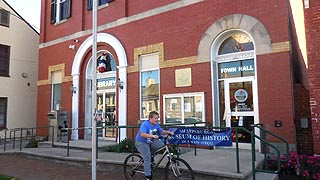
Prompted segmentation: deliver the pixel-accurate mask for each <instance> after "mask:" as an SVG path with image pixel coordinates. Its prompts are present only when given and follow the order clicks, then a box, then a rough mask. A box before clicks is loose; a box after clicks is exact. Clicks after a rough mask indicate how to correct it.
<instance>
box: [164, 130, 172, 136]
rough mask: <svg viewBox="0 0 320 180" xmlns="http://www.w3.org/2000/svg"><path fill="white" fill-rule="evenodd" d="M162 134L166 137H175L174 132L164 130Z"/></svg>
mask: <svg viewBox="0 0 320 180" xmlns="http://www.w3.org/2000/svg"><path fill="white" fill-rule="evenodd" d="M161 134H164V135H174V133H173V132H171V131H168V130H162V132H161Z"/></svg>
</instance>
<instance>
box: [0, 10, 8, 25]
mask: <svg viewBox="0 0 320 180" xmlns="http://www.w3.org/2000/svg"><path fill="white" fill-rule="evenodd" d="M9 24H10V12H9V11H6V10H4V9H0V25H2V26H6V27H9Z"/></svg>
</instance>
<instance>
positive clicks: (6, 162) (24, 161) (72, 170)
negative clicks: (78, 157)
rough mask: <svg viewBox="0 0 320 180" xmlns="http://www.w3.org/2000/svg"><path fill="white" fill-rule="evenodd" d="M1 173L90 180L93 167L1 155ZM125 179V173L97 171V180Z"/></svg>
mask: <svg viewBox="0 0 320 180" xmlns="http://www.w3.org/2000/svg"><path fill="white" fill-rule="evenodd" d="M0 159H1V160H0V174H4V175H8V176H13V177H16V178H19V179H21V180H62V179H66V180H90V179H91V168H90V167H81V166H77V165H76V164H74V165H70V164H62V163H58V162H54V161H52V160H45V159H39V158H28V157H25V156H21V155H0ZM102 179H112V180H124V179H125V178H124V175H123V174H117V173H110V172H102V171H97V180H102Z"/></svg>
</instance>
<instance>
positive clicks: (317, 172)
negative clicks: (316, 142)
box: [268, 151, 320, 180]
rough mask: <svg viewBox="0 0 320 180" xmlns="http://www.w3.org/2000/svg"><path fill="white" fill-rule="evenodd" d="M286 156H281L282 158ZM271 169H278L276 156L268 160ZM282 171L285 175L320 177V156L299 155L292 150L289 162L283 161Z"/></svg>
mask: <svg viewBox="0 0 320 180" xmlns="http://www.w3.org/2000/svg"><path fill="white" fill-rule="evenodd" d="M284 159H286V156H281V160H284ZM268 165H269V169H271V170H276V169H277V160H276V157H274V156H273V157H271V158H270V159H269V161H268ZM281 173H282V174H284V175H289V176H290V175H295V176H299V177H301V178H303V179H307V180H309V179H313V180H319V179H320V156H310V155H304V154H302V155H299V154H298V153H297V152H295V151H291V152H290V155H289V159H288V161H287V162H282V163H281Z"/></svg>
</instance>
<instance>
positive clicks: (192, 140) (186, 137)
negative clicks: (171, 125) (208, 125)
mask: <svg viewBox="0 0 320 180" xmlns="http://www.w3.org/2000/svg"><path fill="white" fill-rule="evenodd" d="M170 131H172V130H170ZM173 131H174V136H173V137H172V138H171V139H170V140H169V143H170V144H195V145H200V146H232V138H231V130H230V129H227V130H225V131H214V130H212V129H204V128H176V129H173Z"/></svg>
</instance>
